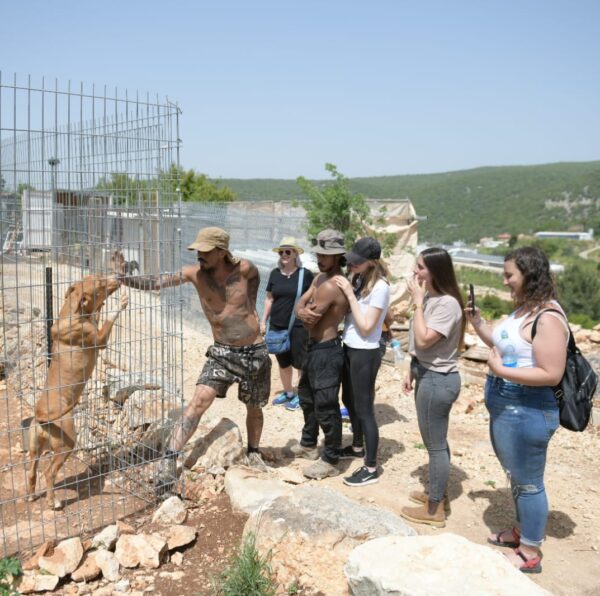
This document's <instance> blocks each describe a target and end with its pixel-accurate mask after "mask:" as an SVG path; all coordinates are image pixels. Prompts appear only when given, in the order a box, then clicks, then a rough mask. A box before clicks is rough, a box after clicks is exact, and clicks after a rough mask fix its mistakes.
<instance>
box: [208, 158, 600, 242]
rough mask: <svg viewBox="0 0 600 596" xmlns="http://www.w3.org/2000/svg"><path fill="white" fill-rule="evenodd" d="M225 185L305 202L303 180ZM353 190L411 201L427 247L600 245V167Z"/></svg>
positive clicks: (383, 180)
mask: <svg viewBox="0 0 600 596" xmlns="http://www.w3.org/2000/svg"><path fill="white" fill-rule="evenodd" d="M219 182H220V183H222V184H225V185H227V186H229V187H230V188H231V189H232V190H233V191H234V192H235V193H236V194H237V195H238V197H239V198H240V199H241V200H248V201H253V200H272V201H289V200H293V199H297V200H300V201H301V200H303V195H302V192H301V191H300V188H299V187H298V185H297V184H296V182H295V180H274V179H254V180H239V179H221V180H220V181H219ZM319 182H322V183H323V184H326V183H327V181H319ZM350 186H351V188H352V190H354V191H356V192H360V193H363V194H364V195H365V196H366V197H368V198H373V199H405V198H408V199H410V200H411V201H412V202H413V204H414V206H415V209H416V210H417V213H418V214H419V215H426V216H427V218H428V220H427V221H426V222H423V223H422V224H421V225H420V226H419V236H420V238H421V239H422V240H428V241H433V242H450V241H452V240H459V239H462V240H467V241H473V240H478V239H479V238H480V237H482V236H494V235H496V234H499V233H502V232H508V233H510V234H519V233H532V232H537V231H540V230H565V229H567V228H569V227H572V226H578V225H580V226H582V227H583V228H584V229H586V230H587V229H588V228H594V229H595V233H596V235H597V236H599V237H600V161H592V162H581V163H555V164H545V165H536V166H501V167H486V168H476V169H473V170H462V171H457V172H446V173H442V174H423V175H414V176H376V177H371V178H352V179H351V180H350Z"/></svg>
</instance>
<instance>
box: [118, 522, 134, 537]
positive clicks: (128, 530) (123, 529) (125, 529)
mask: <svg viewBox="0 0 600 596" xmlns="http://www.w3.org/2000/svg"><path fill="white" fill-rule="evenodd" d="M117 530H118V534H119V536H121V534H135V528H133V527H132V526H130V525H129V524H126V523H125V522H124V521H121V520H119V521H118V522H117Z"/></svg>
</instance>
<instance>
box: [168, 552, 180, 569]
mask: <svg viewBox="0 0 600 596" xmlns="http://www.w3.org/2000/svg"><path fill="white" fill-rule="evenodd" d="M171 563H173V565H177V566H179V565H181V564H182V563H183V553H180V552H176V553H173V554H172V555H171Z"/></svg>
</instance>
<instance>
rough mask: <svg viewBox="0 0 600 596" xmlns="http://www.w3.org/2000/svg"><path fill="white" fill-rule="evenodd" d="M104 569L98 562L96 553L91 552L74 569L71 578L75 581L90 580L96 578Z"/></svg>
mask: <svg viewBox="0 0 600 596" xmlns="http://www.w3.org/2000/svg"><path fill="white" fill-rule="evenodd" d="M101 573H102V570H101V569H100V567H99V566H98V564H97V563H96V553H90V554H88V556H87V557H86V558H85V559H84V560H83V563H82V564H81V565H80V566H79V567H78V568H77V569H75V571H73V573H72V574H71V579H72V580H73V581H74V582H89V581H92V580H94V579H96V578H97V577H98V576H99V575H100V574H101Z"/></svg>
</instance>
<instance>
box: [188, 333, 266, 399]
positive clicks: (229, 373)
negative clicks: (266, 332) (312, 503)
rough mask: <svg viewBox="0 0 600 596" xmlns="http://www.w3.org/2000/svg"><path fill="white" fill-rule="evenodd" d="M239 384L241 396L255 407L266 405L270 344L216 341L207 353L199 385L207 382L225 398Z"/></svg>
mask: <svg viewBox="0 0 600 596" xmlns="http://www.w3.org/2000/svg"><path fill="white" fill-rule="evenodd" d="M233 383H238V399H239V400H240V401H241V402H243V403H245V404H247V405H250V406H253V407H255V408H262V407H264V406H265V405H267V403H268V401H269V395H270V393H271V358H270V356H269V352H268V350H267V344H265V343H260V344H253V345H251V346H244V347H238V346H228V345H225V344H220V343H215V344H214V345H212V346H210V348H208V350H207V352H206V362H205V364H204V368H203V369H202V372H201V373H200V376H199V377H198V380H197V381H196V385H206V386H207V387H211V388H212V389H214V390H215V391H216V392H217V397H225V394H226V393H227V390H228V389H229V387H231V385H233Z"/></svg>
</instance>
